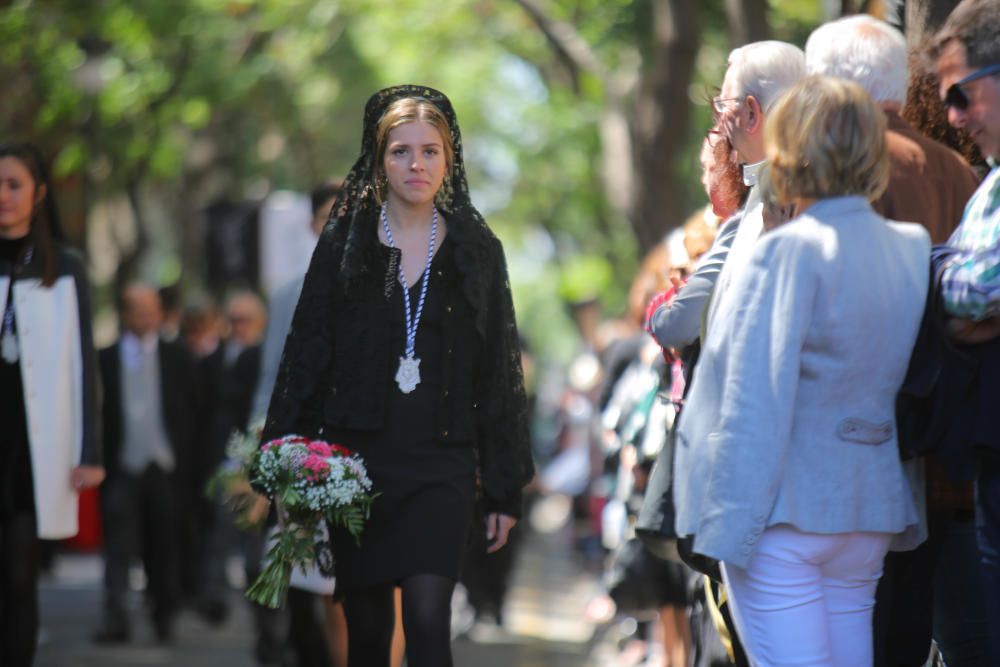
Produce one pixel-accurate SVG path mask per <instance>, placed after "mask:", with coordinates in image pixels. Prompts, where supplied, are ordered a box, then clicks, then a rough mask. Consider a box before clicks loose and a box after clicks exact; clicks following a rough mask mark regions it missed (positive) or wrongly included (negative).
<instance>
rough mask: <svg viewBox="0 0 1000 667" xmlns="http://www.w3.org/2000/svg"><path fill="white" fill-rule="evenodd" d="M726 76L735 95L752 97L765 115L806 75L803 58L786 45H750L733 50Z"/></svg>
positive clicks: (758, 43) (796, 50) (796, 49)
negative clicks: (732, 85)
mask: <svg viewBox="0 0 1000 667" xmlns="http://www.w3.org/2000/svg"><path fill="white" fill-rule="evenodd" d="M729 72H730V73H729V76H730V77H731V80H732V82H733V84H734V87H735V93H736V94H737V95H739V96H740V97H744V96H746V95H753V96H754V97H756V98H757V101H758V102H760V106H761V108H762V109H763V110H764V113H767V112H768V111H769V110H770V108H771V107H772V106H773V105H774V103H775V102H776V101H777V100H778V98H779V97H781V94H782V93H783V92H785V91H786V90H787V89H788V88H790V87H792V86H793V85H795V84H796V83H798V82H799V80H801V79H802V78H803V77H804V76H805V75H806V65H805V54H803V53H802V49H800V48H799V47H797V46H795V45H794V44H789V43H788V42H778V41H774V40H769V41H764V42H753V43H751V44H747V45H745V46H741V47H739V48H737V49H733V51H732V52H731V53H730V54H729Z"/></svg>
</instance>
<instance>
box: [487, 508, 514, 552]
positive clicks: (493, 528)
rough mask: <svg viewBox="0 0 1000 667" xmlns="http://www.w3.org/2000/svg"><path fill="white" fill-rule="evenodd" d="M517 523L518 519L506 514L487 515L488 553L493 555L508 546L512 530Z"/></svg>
mask: <svg viewBox="0 0 1000 667" xmlns="http://www.w3.org/2000/svg"><path fill="white" fill-rule="evenodd" d="M516 523H517V519H515V518H514V517H512V516H507V515H506V514H500V513H498V512H491V513H490V514H487V515H486V543H487V545H488V546H487V547H486V553H488V554H491V553H494V552H496V551H500V549H501V548H502V547H503V545H505V544H507V537H508V536H509V535H510V529H511V528H513V527H514V524H516Z"/></svg>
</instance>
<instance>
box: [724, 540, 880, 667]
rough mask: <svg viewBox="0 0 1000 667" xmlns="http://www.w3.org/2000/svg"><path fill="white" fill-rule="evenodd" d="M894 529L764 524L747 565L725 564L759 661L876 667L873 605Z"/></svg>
mask: <svg viewBox="0 0 1000 667" xmlns="http://www.w3.org/2000/svg"><path fill="white" fill-rule="evenodd" d="M890 539H891V535H889V534H888V533H834V534H829V535H820V534H816V533H803V532H800V531H798V530H796V529H795V528H792V527H791V526H788V525H778V526H772V527H771V528H768V529H767V530H765V531H764V534H763V535H761V538H760V540H759V542H758V544H757V550H756V552H755V553H754V554H753V556H752V558H751V559H750V564H749V565H748V566H747V568H746V569H743V568H740V567H734V566H732V565H729V564H726V563H723V565H722V576H723V581H724V583H725V584H726V589H727V590H728V592H729V593H728V594H729V599H730V603H729V604H730V609H731V612H732V615H733V621H734V622H735V623H736V630H737V632H738V633H739V637H740V640H741V641H742V642H743V646H744V648H745V650H746V653H747V657H748V658H749V659H750V662H751V664H753V665H754V666H755V667H778V666H784V665H787V666H789V667H871V664H872V609H873V608H874V607H875V586H876V585H877V584H878V580H879V577H881V576H882V560H883V559H884V558H885V554H886V552H887V551H888V550H889V541H890Z"/></svg>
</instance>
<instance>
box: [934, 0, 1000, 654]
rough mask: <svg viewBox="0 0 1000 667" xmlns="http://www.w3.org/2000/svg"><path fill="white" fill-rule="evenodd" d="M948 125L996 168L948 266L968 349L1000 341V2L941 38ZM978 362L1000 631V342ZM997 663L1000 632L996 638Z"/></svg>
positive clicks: (948, 285) (980, 444)
mask: <svg viewBox="0 0 1000 667" xmlns="http://www.w3.org/2000/svg"><path fill="white" fill-rule="evenodd" d="M931 53H932V56H933V57H935V58H936V60H937V72H938V76H939V78H940V83H941V88H940V91H941V98H942V100H943V101H944V103H945V105H946V106H947V108H948V122H950V123H951V124H952V125H954V126H956V127H960V128H965V130H966V131H968V133H969V135H970V136H971V137H972V139H973V141H975V142H976V144H977V145H978V146H979V149H980V150H981V151H982V153H983V155H984V156H986V158H987V160H988V161H989V163H990V166H991V167H992V169H991V170H990V172H989V174H987V176H986V178H985V179H984V180H983V182H982V184H981V185H980V186H979V189H978V190H976V192H975V194H974V195H973V196H972V198H971V199H970V200H969V203H968V205H967V206H966V208H965V214H964V215H963V217H962V223H961V225H960V226H959V228H958V229H957V230H955V233H954V234H953V235H952V237H951V239H950V240H949V245H950V246H951V247H952V248H953V249H954V254H952V255H951V256H950V257H949V258H948V259H946V260H945V261H944V264H943V265H942V267H941V299H942V302H943V305H944V308H945V310H946V311H947V313H948V314H949V315H951V316H952V317H954V318H955V319H954V320H952V321H951V324H950V328H951V330H952V332H953V334H954V335H955V337H956V338H957V339H958V340H959V341H960V342H967V343H985V342H986V341H990V340H992V339H994V338H996V336H997V334H1000V318H998V316H1000V167H998V166H997V161H998V160H1000V2H997V0H964V1H963V2H961V3H960V4H959V5H958V6H957V7H956V8H955V10H954V11H953V12H952V13H951V15H950V16H949V17H948V19H947V21H946V22H945V24H944V26H942V28H941V30H940V31H939V32H938V34H937V35H936V36H935V38H934V43H933V49H932V52H931ZM964 351H967V353H968V355H969V356H970V357H972V358H974V359H975V360H976V361H978V369H977V370H978V374H977V380H976V381H977V382H978V384H977V385H975V386H974V392H973V395H972V396H971V401H972V402H973V403H974V404H976V405H978V409H975V408H973V409H974V412H975V414H974V421H973V422H972V425H971V427H970V431H971V436H970V440H969V444H970V445H971V446H972V447H974V448H975V450H976V452H977V454H978V459H979V470H978V475H977V479H976V531H977V535H976V537H977V541H978V544H979V551H980V563H981V565H982V568H981V569H982V577H983V583H984V589H985V592H986V597H987V604H988V605H989V613H990V627H992V628H993V629H994V630H996V628H1000V415H998V414H997V413H998V411H997V401H998V399H1000V342H997V341H995V340H994V341H993V342H990V343H988V344H979V345H972V346H968V347H967V348H964ZM992 635H993V636H992V651H993V661H994V662H993V663H991V664H998V662H997V661H1000V632H996V631H994V632H993V633H992Z"/></svg>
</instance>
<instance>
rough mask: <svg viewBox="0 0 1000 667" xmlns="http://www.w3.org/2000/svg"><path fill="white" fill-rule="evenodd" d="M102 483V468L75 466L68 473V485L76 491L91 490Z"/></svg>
mask: <svg viewBox="0 0 1000 667" xmlns="http://www.w3.org/2000/svg"><path fill="white" fill-rule="evenodd" d="M103 481H104V466H88V465H83V466H77V467H75V468H73V470H72V471H71V472H70V473H69V483H70V486H72V487H73V488H74V489H76V490H77V491H83V490H84V489H91V488H93V487H95V486H97V485H98V484H100V483H101V482H103Z"/></svg>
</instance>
